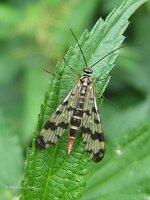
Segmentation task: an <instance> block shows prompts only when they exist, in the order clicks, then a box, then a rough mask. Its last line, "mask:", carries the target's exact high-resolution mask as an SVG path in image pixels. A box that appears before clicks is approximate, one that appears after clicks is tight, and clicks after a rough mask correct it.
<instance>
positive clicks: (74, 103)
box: [37, 32, 124, 162]
mask: <svg viewBox="0 0 150 200" xmlns="http://www.w3.org/2000/svg"><path fill="white" fill-rule="evenodd" d="M72 34H73V36H74V38H75V40H76V42H77V44H78V47H79V49H80V51H81V54H82V56H83V59H84V62H85V65H86V67H85V68H84V69H83V72H84V73H83V75H82V76H81V78H80V79H79V80H78V82H77V83H76V84H75V85H74V86H73V88H72V89H71V91H70V92H69V94H68V95H67V96H66V97H65V99H64V100H63V101H62V103H60V105H59V106H58V107H57V108H56V111H55V112H54V113H53V115H52V116H51V117H50V118H49V120H48V121H47V122H46V123H45V125H44V126H43V129H42V130H41V132H40V134H39V136H38V140H37V146H38V148H40V149H46V148H48V147H49V146H50V145H52V144H56V143H57V142H58V140H59V139H60V138H61V137H62V135H63V133H64V132H65V130H66V129H67V128H68V126H69V129H70V131H69V132H70V133H69V140H68V147H67V154H68V155H70V154H71V151H72V149H73V146H74V142H75V139H76V137H77V133H78V130H79V128H80V127H82V137H83V143H84V144H85V151H86V152H87V154H88V155H89V157H90V158H91V159H92V160H93V161H95V162H99V161H101V160H102V159H103V157H104V134H103V129H102V123H101V119H100V115H99V110H98V106H97V103H96V97H95V91H94V87H93V82H92V79H91V74H92V73H93V70H92V67H93V66H95V65H96V64H97V63H98V62H100V61H101V60H102V59H104V58H105V57H106V56H108V55H109V54H111V53H112V52H114V51H116V50H118V49H120V48H122V47H124V46H122V47H119V48H117V49H114V50H113V51H111V52H110V53H108V54H106V55H105V56H103V57H102V58H101V59H99V60H98V61H97V62H95V63H94V64H93V65H92V66H90V67H88V64H87V62H86V59H85V56H84V53H83V51H82V49H81V46H80V44H79V42H78V40H77V38H76V36H75V35H74V33H73V32H72ZM68 66H69V65H68Z"/></svg>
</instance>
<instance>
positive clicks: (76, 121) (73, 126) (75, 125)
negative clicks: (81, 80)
mask: <svg viewBox="0 0 150 200" xmlns="http://www.w3.org/2000/svg"><path fill="white" fill-rule="evenodd" d="M86 90H87V87H86V86H82V87H81V93H80V96H79V99H78V101H77V105H76V107H75V110H74V113H73V116H72V118H71V122H70V137H69V144H68V150H67V152H68V154H70V153H71V150H72V148H73V143H74V140H75V138H76V135H77V132H78V129H79V128H80V126H81V124H82V117H83V107H84V103H85V96H86Z"/></svg>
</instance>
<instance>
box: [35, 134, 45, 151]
mask: <svg viewBox="0 0 150 200" xmlns="http://www.w3.org/2000/svg"><path fill="white" fill-rule="evenodd" d="M45 145H46V143H45V142H44V140H43V136H42V135H39V136H38V140H37V147H38V148H39V149H45Z"/></svg>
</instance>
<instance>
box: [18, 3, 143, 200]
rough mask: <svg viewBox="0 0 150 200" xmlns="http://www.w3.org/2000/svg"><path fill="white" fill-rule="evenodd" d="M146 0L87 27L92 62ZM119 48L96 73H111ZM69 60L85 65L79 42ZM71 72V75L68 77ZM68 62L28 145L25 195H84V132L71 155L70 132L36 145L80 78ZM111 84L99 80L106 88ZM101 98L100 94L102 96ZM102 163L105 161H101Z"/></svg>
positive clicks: (116, 40) (85, 42) (84, 43)
mask: <svg viewBox="0 0 150 200" xmlns="http://www.w3.org/2000/svg"><path fill="white" fill-rule="evenodd" d="M144 2H146V0H137V1H135V0H127V1H124V2H123V3H122V4H121V6H120V7H119V8H116V9H114V10H113V11H112V12H111V13H110V15H109V16H108V17H107V18H106V20H105V21H103V20H102V19H99V20H98V21H97V23H96V25H95V26H94V28H93V29H92V31H91V32H88V31H87V30H86V31H85V32H84V33H83V35H82V37H81V38H80V41H79V42H80V44H81V47H82V49H83V52H84V54H85V56H86V59H87V61H88V64H89V65H91V64H93V63H94V62H96V61H97V60H98V59H100V58H101V57H102V56H104V55H105V54H107V53H108V52H110V51H112V50H113V49H115V48H117V47H119V46H120V45H121V43H122V42H123V40H124V36H123V35H122V34H123V32H124V31H125V30H126V28H127V26H128V24H129V22H128V18H129V17H130V16H131V14H133V13H134V11H135V10H136V9H137V8H138V7H139V6H140V5H141V4H143V3H144ZM118 53H119V51H116V52H114V53H112V54H111V55H110V56H108V57H107V58H105V59H104V60H103V61H102V62H100V63H99V64H97V65H96V66H95V67H94V68H93V69H94V75H93V76H101V77H105V76H108V73H109V72H110V71H111V69H112V68H113V66H114V64H113V63H114V60H115V58H116V57H117V55H118ZM65 58H66V60H67V62H68V63H69V64H70V65H71V66H72V67H73V68H74V69H76V70H77V71H78V72H79V73H80V74H82V70H83V68H84V66H85V64H84V62H83V58H82V55H81V52H80V51H79V48H78V46H77V45H75V46H72V47H70V49H69V50H68V52H67V54H66V55H65ZM66 75H69V76H70V78H66ZM75 76H76V75H75V74H74V72H73V71H71V70H70V69H69V67H68V66H66V64H65V63H64V62H62V63H61V64H60V63H59V64H58V65H57V68H56V76H55V77H51V78H50V84H49V87H48V90H47V92H46V95H45V100H44V104H43V105H42V106H41V113H40V114H39V118H38V124H37V128H36V130H35V132H34V139H33V145H32V148H28V149H27V160H26V166H25V178H24V181H23V182H22V187H23V189H22V190H21V199H36V200H38V199H40V200H41V199H42V200H44V199H65V200H67V199H69V200H71V199H80V197H81V195H82V193H83V191H84V190H85V186H86V184H85V182H86V177H87V175H88V174H89V172H90V167H91V166H92V165H91V161H90V159H89V158H88V156H87V154H86V153H85V151H84V146H83V144H82V139H81V134H82V133H79V134H78V135H79V136H78V138H77V139H76V143H75V146H74V149H73V152H72V154H71V155H70V156H67V154H66V148H67V142H68V132H67V131H66V133H65V134H64V136H63V137H62V139H61V140H60V141H59V142H58V143H57V144H56V145H53V146H52V147H51V148H49V149H47V150H43V151H40V150H38V149H37V148H36V139H37V135H38V134H39V132H40V130H41V128H42V125H43V124H44V122H45V121H46V120H47V119H48V118H49V116H50V115H51V114H52V113H53V112H54V110H55V108H56V106H57V105H58V104H59V102H60V101H61V100H62V99H63V98H64V96H65V95H66V94H67V93H68V92H69V90H70V89H71V88H72V86H73V84H74V82H76V81H77V80H78V79H77V78H76V77H75ZM107 84H108V79H106V80H105V81H104V82H103V84H102V83H100V82H99V83H98V84H97V85H98V86H99V89H100V90H101V91H103V90H104V89H105V87H106V85H107ZM98 98H99V97H98ZM100 165H101V164H100Z"/></svg>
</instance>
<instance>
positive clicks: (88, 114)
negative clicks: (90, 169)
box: [82, 85, 104, 162]
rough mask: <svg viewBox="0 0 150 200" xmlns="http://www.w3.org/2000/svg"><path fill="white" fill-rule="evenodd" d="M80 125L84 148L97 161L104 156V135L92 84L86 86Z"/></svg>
mask: <svg viewBox="0 0 150 200" xmlns="http://www.w3.org/2000/svg"><path fill="white" fill-rule="evenodd" d="M82 126H83V142H84V144H85V150H86V152H87V153H88V155H89V156H90V158H91V159H92V160H93V161H95V162H99V161H100V160H102V158H103V157H104V135H103V131H102V124H101V120H100V116H99V111H98V108H97V104H96V98H95V92H94V89H93V87H92V85H90V86H88V91H87V97H86V101H85V105H84V114H83V124H82Z"/></svg>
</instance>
